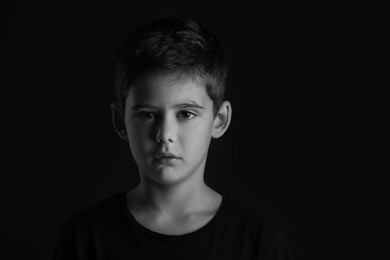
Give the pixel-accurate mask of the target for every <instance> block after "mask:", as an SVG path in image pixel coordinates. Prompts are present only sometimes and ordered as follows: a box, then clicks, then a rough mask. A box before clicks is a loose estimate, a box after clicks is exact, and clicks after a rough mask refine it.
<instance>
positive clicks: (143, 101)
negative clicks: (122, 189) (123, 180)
mask: <svg viewBox="0 0 390 260" xmlns="http://www.w3.org/2000/svg"><path fill="white" fill-rule="evenodd" d="M124 122H125V126H126V131H127V138H128V140H129V143H130V148H131V152H132V154H133V157H134V159H135V161H136V162H137V165H138V168H139V170H140V174H141V180H142V179H144V178H147V179H148V180H151V181H153V182H157V183H160V184H164V185H166V184H174V183H178V182H180V181H183V180H185V179H187V178H188V177H190V176H194V175H197V176H203V171H204V166H205V163H206V157H207V151H208V148H209V144H210V140H211V137H212V133H213V127H215V117H214V115H213V102H212V100H211V99H210V97H209V96H208V94H207V92H206V90H205V87H204V86H203V84H202V83H201V81H197V80H192V79H190V78H187V77H185V76H181V77H179V74H176V73H173V74H172V73H161V74H154V75H150V76H147V77H145V78H143V79H142V80H140V81H138V82H137V83H136V84H135V85H134V86H132V87H131V88H130V90H129V93H128V96H127V99H126V107H125V119H124Z"/></svg>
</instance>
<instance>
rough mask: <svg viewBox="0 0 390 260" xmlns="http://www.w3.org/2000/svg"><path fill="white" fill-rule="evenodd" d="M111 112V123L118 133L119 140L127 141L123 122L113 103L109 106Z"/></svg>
mask: <svg viewBox="0 0 390 260" xmlns="http://www.w3.org/2000/svg"><path fill="white" fill-rule="evenodd" d="M111 111H112V123H113V125H114V129H115V131H116V132H117V133H118V135H119V137H120V138H122V139H123V140H127V132H126V126H125V122H123V119H122V116H121V113H120V110H119V108H118V107H117V106H116V105H115V104H114V103H112V104H111Z"/></svg>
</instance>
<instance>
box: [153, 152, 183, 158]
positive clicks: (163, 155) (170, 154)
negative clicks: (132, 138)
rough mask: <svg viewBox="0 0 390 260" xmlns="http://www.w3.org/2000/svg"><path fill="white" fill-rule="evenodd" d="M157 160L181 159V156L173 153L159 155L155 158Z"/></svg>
mask: <svg viewBox="0 0 390 260" xmlns="http://www.w3.org/2000/svg"><path fill="white" fill-rule="evenodd" d="M154 159H155V160H160V159H180V157H179V156H177V155H176V154H173V153H159V154H158V155H157V156H155V157H154Z"/></svg>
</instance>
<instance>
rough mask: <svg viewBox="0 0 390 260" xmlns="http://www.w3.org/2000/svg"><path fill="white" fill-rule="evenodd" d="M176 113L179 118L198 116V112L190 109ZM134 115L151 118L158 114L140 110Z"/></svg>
mask: <svg viewBox="0 0 390 260" xmlns="http://www.w3.org/2000/svg"><path fill="white" fill-rule="evenodd" d="M184 114H188V115H187V116H184V117H183V115H184ZM176 115H177V118H179V119H191V118H193V117H195V116H197V113H195V112H192V111H188V110H182V111H179V112H177V114H176ZM134 117H135V118H139V119H144V120H149V119H155V118H157V117H158V115H157V113H155V112H149V111H140V112H137V113H136V114H135V115H134Z"/></svg>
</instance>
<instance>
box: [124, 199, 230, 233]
mask: <svg viewBox="0 0 390 260" xmlns="http://www.w3.org/2000/svg"><path fill="white" fill-rule="evenodd" d="M126 194H127V192H123V193H122V194H121V197H122V198H121V204H122V207H123V210H124V211H125V214H126V216H127V218H128V219H129V221H130V223H131V224H132V225H133V226H134V227H135V228H136V229H138V230H139V231H141V232H142V233H145V234H147V235H149V236H152V237H156V238H159V239H163V240H184V239H189V238H192V237H196V236H198V235H199V234H201V233H203V232H206V231H207V230H209V229H212V228H213V227H215V226H216V225H217V224H218V222H220V221H219V219H220V218H222V216H223V215H224V212H225V211H226V204H227V200H228V198H227V197H226V196H222V200H221V203H220V205H219V207H218V210H217V212H216V213H215V214H214V216H213V217H212V218H211V219H210V220H209V221H208V222H207V223H206V224H205V225H203V226H202V227H200V228H199V229H197V230H194V231H191V232H189V233H186V234H181V235H168V234H163V233H159V232H156V231H153V230H150V229H148V228H147V227H145V226H143V225H142V224H141V223H139V222H138V221H137V220H136V219H135V217H134V216H133V214H132V213H131V211H130V209H129V208H128V207H127V201H126Z"/></svg>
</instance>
